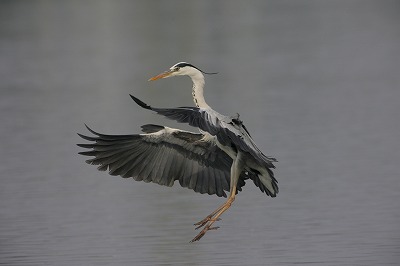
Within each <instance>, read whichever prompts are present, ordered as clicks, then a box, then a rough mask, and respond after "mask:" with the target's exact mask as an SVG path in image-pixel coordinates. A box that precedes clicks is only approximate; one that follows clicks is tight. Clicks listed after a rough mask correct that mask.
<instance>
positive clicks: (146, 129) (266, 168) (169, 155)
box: [78, 62, 279, 242]
mask: <svg viewBox="0 0 400 266" xmlns="http://www.w3.org/2000/svg"><path fill="white" fill-rule="evenodd" d="M203 74H210V73H206V72H203V71H202V70H200V69H199V68H197V67H195V66H193V65H191V64H189V63H186V62H180V63H177V64H175V65H173V66H172V67H171V68H170V69H169V70H168V71H166V72H163V73H161V74H159V75H157V76H154V77H152V78H150V79H149V81H153V80H158V79H161V78H168V77H172V76H185V75H186V76H189V77H190V78H191V80H192V82H193V87H192V95H193V100H194V103H195V105H196V107H177V108H155V107H152V106H150V105H147V104H146V103H144V102H143V101H141V100H139V99H138V98H136V97H134V96H133V95H131V97H132V99H133V100H134V101H135V102H136V103H137V104H138V105H139V106H141V107H142V108H145V109H148V110H152V111H155V112H156V113H158V114H160V115H163V116H165V117H167V118H169V119H172V120H175V121H177V122H181V123H187V124H189V125H191V126H193V127H197V128H198V129H199V131H200V133H194V132H189V131H184V130H180V129H174V128H169V127H164V126H159V125H151V124H150V125H144V126H142V131H143V133H142V134H133V135H105V134H100V133H97V132H95V131H93V130H92V129H90V128H89V127H87V128H88V130H89V131H90V132H91V133H92V134H93V135H95V136H85V135H81V134H79V136H81V137H82V138H83V139H86V140H88V141H92V143H90V144H78V146H80V147H83V148H87V149H90V151H84V152H80V154H82V155H87V156H94V158H92V159H89V160H87V161H86V162H87V163H89V164H94V165H100V166H99V167H98V169H99V170H103V171H105V170H107V169H108V170H109V173H110V174H111V175H120V176H122V177H124V178H129V177H132V178H133V179H134V180H137V181H145V182H153V183H157V184H160V185H165V186H172V185H173V184H174V181H175V180H179V183H180V185H181V186H182V187H187V188H189V189H193V190H194V191H195V192H199V193H208V194H210V195H211V194H216V195H217V196H219V197H222V196H223V197H226V196H227V195H226V193H225V191H229V196H228V198H227V200H226V201H225V203H224V204H222V205H221V206H220V207H218V208H217V209H216V210H214V211H213V212H212V213H211V214H209V215H208V216H206V217H205V218H204V219H203V220H201V221H199V222H197V223H195V226H197V227H196V229H199V228H202V230H201V231H200V232H199V233H198V234H197V235H196V236H195V237H194V238H193V239H192V240H191V242H194V241H198V240H200V239H201V238H202V237H203V236H204V235H205V233H206V232H207V231H208V230H213V229H217V228H218V227H214V226H213V224H214V223H215V222H216V221H218V220H220V216H221V215H222V214H223V213H224V212H225V211H226V210H228V209H229V208H230V206H231V204H232V203H233V201H234V200H235V196H236V194H237V192H238V191H241V189H242V187H243V186H244V185H245V180H248V179H250V180H252V181H253V182H254V184H255V185H256V186H257V187H259V189H260V190H261V191H262V192H264V193H265V194H267V195H268V196H271V197H275V196H276V194H277V193H278V191H279V189H278V185H277V180H276V179H275V177H274V174H273V172H272V170H271V169H272V168H275V166H274V164H273V162H276V159H275V158H272V157H268V156H266V155H264V154H263V153H262V152H261V150H260V149H259V148H258V147H257V146H256V144H255V142H254V141H253V139H252V137H251V136H250V134H249V132H248V130H247V129H246V127H245V126H244V124H243V122H242V121H241V120H240V119H239V115H237V116H234V117H230V116H224V115H221V114H219V113H218V112H216V111H214V110H213V109H212V108H211V107H210V106H209V105H208V104H207V103H206V101H205V99H204V95H203V92H204V84H205V82H204V75H203Z"/></svg>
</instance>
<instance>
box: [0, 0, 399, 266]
mask: <svg viewBox="0 0 400 266" xmlns="http://www.w3.org/2000/svg"><path fill="white" fill-rule="evenodd" d="M399 11H400V5H399V3H398V2H397V1H196V2H195V1H2V2H1V3H0V22H1V23H0V89H1V97H0V114H1V115H0V119H1V127H0V137H1V144H0V145H1V149H0V155H1V161H2V163H1V166H0V174H1V181H2V182H1V186H0V264H2V265H295V264H313V265H390V264H392V265H398V264H399V262H400V200H399V196H400V192H399V190H400V181H399V174H400V170H399V167H398V165H399V161H400V156H399V153H400V141H399V132H400V119H399V113H400V104H399V100H400V90H399V89H400V86H399V85H400V76H399V69H400V60H399V59H400V58H399V57H400V56H399V55H400V46H399V43H400V27H399V25H400V17H399V15H398V14H399ZM182 60H185V61H188V62H191V63H192V64H195V65H196V66H198V67H200V68H202V69H204V70H205V71H210V72H214V71H218V72H219V74H218V75H213V76H207V84H206V99H207V100H208V102H209V104H210V105H211V106H213V107H214V108H215V109H217V110H218V111H220V112H221V113H224V114H230V115H234V114H235V113H236V112H238V113H240V115H241V118H242V119H243V120H244V121H245V123H246V126H247V127H248V128H249V130H250V131H251V133H252V135H253V137H254V139H255V140H256V142H257V143H258V145H259V146H260V148H262V150H263V151H265V153H266V154H268V155H270V156H274V157H277V158H278V160H279V163H278V164H277V169H276V177H277V179H278V181H279V185H280V194H279V195H278V197H277V198H275V199H271V198H268V197H266V196H265V195H263V194H262V193H260V192H259V191H258V189H257V188H256V187H254V185H253V184H251V183H248V184H247V185H246V186H245V187H244V190H243V191H242V192H241V193H240V194H239V195H238V197H237V201H236V202H235V203H234V205H233V207H232V208H231V210H229V211H228V212H227V213H226V214H224V216H223V217H222V218H223V220H222V221H220V222H219V226H221V228H220V229H219V230H217V231H212V232H209V233H208V234H207V235H206V236H205V237H204V238H203V239H202V240H201V241H200V242H198V243H195V244H189V243H188V242H189V240H190V239H191V238H192V237H193V236H194V235H195V234H196V233H197V232H196V231H194V230H193V226H192V224H193V223H194V222H196V221H198V220H200V219H201V218H203V216H205V215H207V214H208V213H209V212H210V211H212V210H213V209H214V208H216V207H217V206H219V205H220V204H221V203H222V202H223V199H220V198H217V197H215V196H207V195H199V194H196V193H194V192H192V191H190V190H188V189H184V188H180V187H179V186H178V185H176V186H175V187H173V188H165V187H161V186H158V185H155V184H144V183H140V182H134V181H132V180H124V179H122V178H120V177H111V176H109V175H108V174H107V173H103V172H98V171H97V170H96V168H95V167H93V166H89V165H86V164H85V163H84V159H85V158H83V157H82V156H79V155H78V154H77V153H78V151H79V148H78V147H76V146H75V144H76V143H80V142H82V140H80V139H79V137H78V136H77V135H76V132H81V133H85V132H86V129H85V128H84V123H88V124H89V125H90V126H92V127H93V128H94V129H95V130H97V131H100V132H104V133H110V134H124V133H135V132H139V129H140V125H142V124H145V123H160V124H165V125H168V126H175V127H176V126H178V127H180V128H184V129H188V127H187V126H185V125H177V124H175V123H173V122H171V121H167V120H165V119H163V118H161V117H158V116H156V115H154V114H153V113H151V112H147V111H145V110H143V109H140V108H139V107H138V106H136V105H135V104H134V103H133V102H132V101H131V99H130V98H129V97H128V94H129V93H133V94H135V95H136V96H138V97H139V98H142V99H143V100H145V101H147V102H148V103H151V104H153V105H154V106H171V107H172V106H183V105H190V104H192V102H191V101H192V100H191V93H190V88H191V84H190V81H189V79H187V78H175V79H167V80H162V81H158V82H154V83H148V82H147V81H146V80H147V79H148V78H149V77H150V76H151V75H154V74H158V73H159V72H160V71H163V70H165V69H166V68H168V67H169V66H171V65H172V64H174V63H176V62H178V61H182Z"/></svg>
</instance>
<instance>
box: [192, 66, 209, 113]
mask: <svg viewBox="0 0 400 266" xmlns="http://www.w3.org/2000/svg"><path fill="white" fill-rule="evenodd" d="M189 76H190V78H191V79H192V82H193V89H192V95H193V101H194V104H195V105H196V106H197V107H199V108H210V106H208V104H207V103H206V101H205V100H204V95H203V91H204V83H205V82H204V76H203V74H202V73H201V72H200V71H196V73H193V74H192V75H189Z"/></svg>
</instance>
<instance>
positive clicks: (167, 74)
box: [148, 70, 173, 81]
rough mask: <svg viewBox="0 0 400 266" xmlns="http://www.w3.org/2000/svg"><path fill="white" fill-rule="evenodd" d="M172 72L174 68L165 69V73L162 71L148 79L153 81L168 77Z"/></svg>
mask: <svg viewBox="0 0 400 266" xmlns="http://www.w3.org/2000/svg"><path fill="white" fill-rule="evenodd" d="M172 73H173V71H172V70H168V71H165V72H163V73H161V74H159V75H157V76H154V77H152V78H150V79H149V80H148V81H153V80H157V79H163V78H167V77H168V76H170V75H171V74H172Z"/></svg>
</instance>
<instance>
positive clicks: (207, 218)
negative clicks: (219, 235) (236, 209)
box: [194, 202, 226, 229]
mask: <svg viewBox="0 0 400 266" xmlns="http://www.w3.org/2000/svg"><path fill="white" fill-rule="evenodd" d="M225 205H226V202H225V203H224V204H222V205H221V206H219V207H218V208H217V209H216V210H215V211H213V212H212V213H210V214H209V215H207V216H206V218H204V219H203V220H201V221H200V222H197V223H195V224H194V225H197V227H196V229H199V228H200V227H202V226H204V225H205V224H206V223H207V222H209V221H213V220H215V219H213V217H214V216H215V215H216V214H217V213H218V212H219V211H220V210H222V209H223V208H224V207H225ZM218 220H219V219H218Z"/></svg>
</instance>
